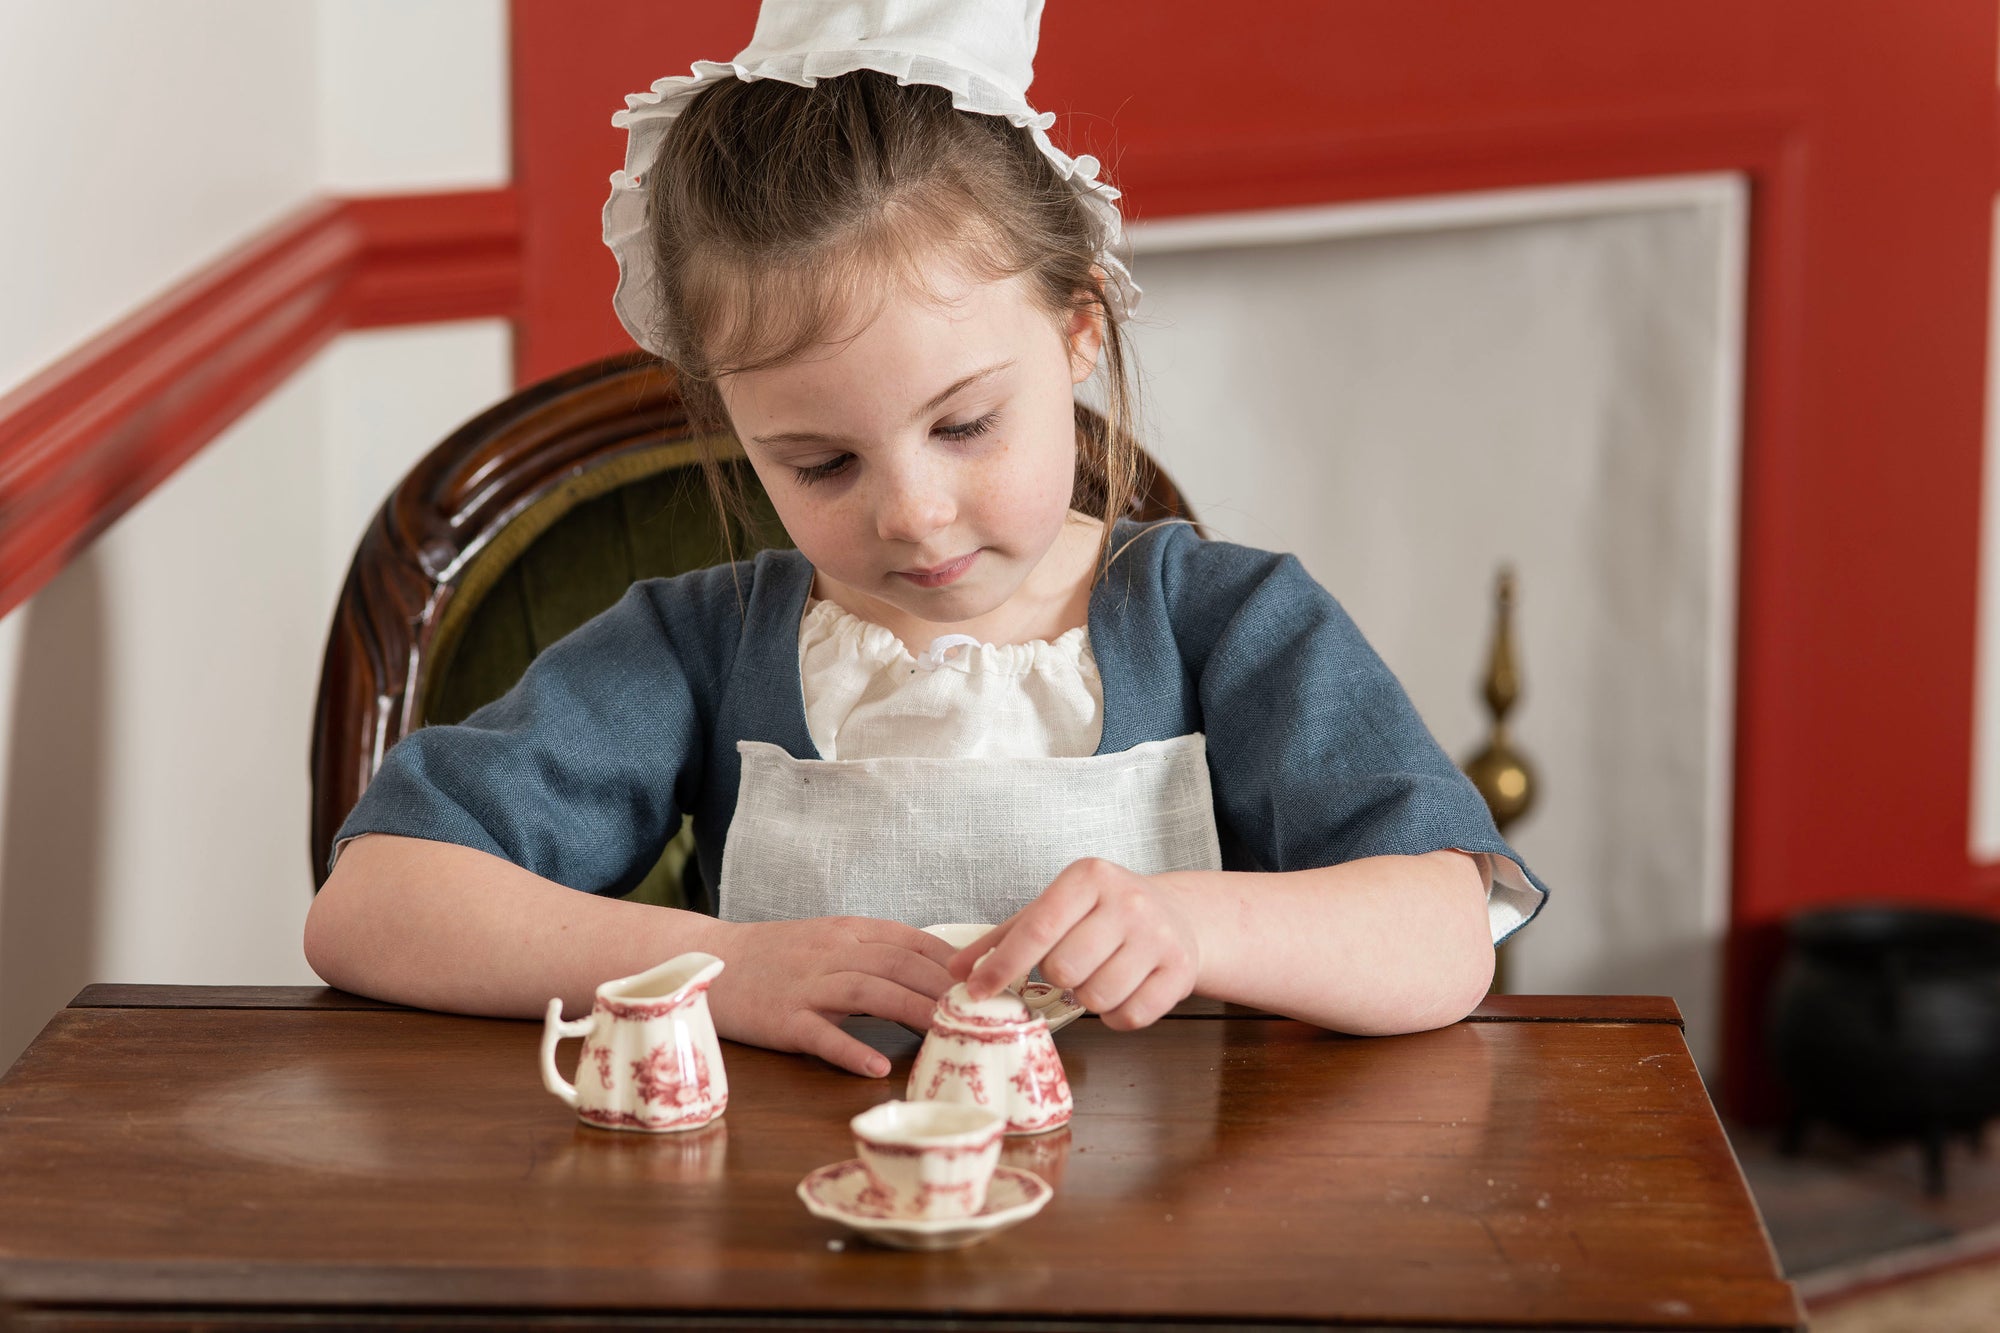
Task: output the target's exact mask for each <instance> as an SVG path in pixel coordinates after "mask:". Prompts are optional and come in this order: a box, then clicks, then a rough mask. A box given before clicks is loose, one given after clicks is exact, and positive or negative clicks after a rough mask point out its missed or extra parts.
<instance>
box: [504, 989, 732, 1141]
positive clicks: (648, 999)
mask: <svg viewBox="0 0 2000 1333" xmlns="http://www.w3.org/2000/svg"><path fill="white" fill-rule="evenodd" d="M722 966H723V964H722V960H721V959H720V958H717V957H716V956H715V955H713V954H706V953H684V954H682V955H680V957H678V958H669V959H668V960H667V961H666V962H664V963H661V964H660V965H659V966H658V967H653V968H648V969H647V970H646V971H644V972H641V973H638V974H637V975H635V976H629V977H620V978H618V979H617V980H616V981H607V982H605V983H604V984H603V985H602V986H599V987H598V988H597V999H596V1002H595V1003H594V1004H592V1005H591V1008H590V1012H589V1013H588V1014H587V1015H585V1016H584V1017H582V1018H579V1019H577V1020H575V1021H574V1022H564V1021H563V1016H562V1001H561V1000H560V999H555V1000H550V1001H549V1011H548V1016H547V1019H546V1020H545V1022H544V1024H543V1027H542V1085H543V1086H544V1087H546V1088H547V1089H548V1090H549V1091H550V1092H553V1093H554V1094H555V1095H556V1096H558V1097H560V1098H562V1099H563V1101H565V1102H567V1103H568V1104H569V1105H570V1106H572V1107H574V1108H575V1110H576V1114H577V1118H578V1119H579V1120H582V1121H583V1122H584V1123H585V1124H587V1125H597V1126H599V1127H600V1128H603V1129H642V1130H652V1131H655V1132H661V1131H665V1132H671V1131H676V1130H688V1129H699V1128H700V1127H701V1126H703V1125H705V1124H707V1123H708V1122H709V1121H711V1120H713V1119H715V1118H716V1117H717V1116H719V1115H721V1114H722V1112H723V1110H724V1109H725V1108H726V1107H727V1106H728V1105H729V1079H728V1076H727V1075H726V1074H725V1073H724V1072H723V1069H722V1043H721V1042H720V1041H718V1040H717V1039H716V1035H715V1020H714V1019H712V1018H710V1017H709V1013H708V984H709V983H710V982H711V981H713V980H715V978H716V975H717V974H718V973H720V972H721V971H722ZM565 1037H582V1038H583V1053H582V1054H581V1055H580V1056H578V1057H577V1063H576V1082H575V1083H574V1084H571V1083H570V1082H568V1081H567V1080H565V1079H564V1078H563V1076H562V1075H561V1074H559V1073H557V1072H556V1043H557V1042H559V1041H561V1040H562V1039H563V1038H565Z"/></svg>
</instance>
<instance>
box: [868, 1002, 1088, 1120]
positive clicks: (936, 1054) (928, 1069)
mask: <svg viewBox="0 0 2000 1333" xmlns="http://www.w3.org/2000/svg"><path fill="white" fill-rule="evenodd" d="M905 1096H907V1098H908V1099H909V1100H910V1101H913V1102H931V1101H937V1102H968V1103H971V1104H972V1105H975V1106H984V1107H988V1108H989V1109H991V1110H994V1111H998V1112H999V1113H1000V1114H1001V1115H1003V1116H1005V1117H1006V1118H1007V1130H1006V1132H1007V1133H1009V1134H1040V1133H1042V1132H1044V1131H1046V1130H1051V1129H1057V1128H1060V1127H1061V1126H1063V1125H1067V1124H1068V1123H1069V1118H1070V1114H1071V1112H1072V1111H1073V1110H1074V1109H1075V1102H1074V1101H1073V1099H1072V1098H1071V1096H1070V1090H1069V1078H1068V1076H1067V1075H1066V1074H1064V1073H1063V1065H1062V1057H1061V1056H1059V1055H1057V1054H1056V1043H1055V1039H1054V1038H1053V1037H1051V1036H1050V1035H1049V1025H1048V1023H1047V1021H1045V1020H1044V1019H1042V1018H1041V1017H1040V1016H1039V1015H1037V1014H1035V1013H1034V1012H1033V1011H1032V1010H1030V1009H1029V1007H1028V1005H1027V1004H1026V1002H1024V1001H1023V1000H1022V999H1021V997H1020V996H1019V995H1016V994H1014V993H1013V992H1011V991H1002V992H1001V993H1000V994H998V995H995V996H993V997H991V998H990V999H985V1000H975V999H973V998H972V996H971V994H970V993H968V992H967V991H966V989H965V986H964V984H963V983H960V984H959V985H956V986H953V987H952V988H951V989H950V990H948V991H946V992H945V993H944V996H943V997H942V998H941V999H939V1000H938V1002H937V1008H936V1009H935V1010H933V1011H932V1013H931V1030H930V1032H929V1034H928V1035H926V1036H925V1037H924V1044H923V1048H922V1049H921V1050H919V1051H918V1052H917V1062H916V1064H915V1065H913V1066H912V1067H911V1069H910V1086H909V1090H908V1091H907V1093H906V1094H905Z"/></svg>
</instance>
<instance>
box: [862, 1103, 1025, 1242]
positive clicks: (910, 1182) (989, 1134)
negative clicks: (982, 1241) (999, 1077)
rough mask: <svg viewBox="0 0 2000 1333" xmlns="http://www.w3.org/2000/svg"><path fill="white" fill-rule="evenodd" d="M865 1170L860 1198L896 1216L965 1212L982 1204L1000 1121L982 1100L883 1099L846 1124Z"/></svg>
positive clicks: (974, 1210)
mask: <svg viewBox="0 0 2000 1333" xmlns="http://www.w3.org/2000/svg"><path fill="white" fill-rule="evenodd" d="M848 1125H849V1127H850V1128H852V1129H853V1130H854V1149H855V1152H857V1153H858V1154H859V1155H860V1157H861V1164H862V1165H863V1166H865V1167H866V1168H868V1178H869V1185H868V1188H867V1189H866V1190H864V1191H863V1192H862V1195H861V1198H860V1199H859V1200H858V1202H859V1203H860V1204H862V1205H863V1206H866V1207H870V1208H881V1209H883V1210H885V1211H886V1212H888V1213H889V1214H890V1215H891V1216H895V1217H909V1218H922V1219H926V1220H928V1219H934V1218H951V1217H971V1216H972V1215H973V1214H974V1213H977V1212H978V1211H979V1210H980V1209H981V1208H983V1207H985V1206H986V1187H987V1185H988V1183H990V1182H991V1181H992V1179H993V1167H994V1164H995V1163H997V1162H998V1161H999V1160H1000V1137H1001V1135H1002V1133H1003V1132H1004V1131H1005V1130H1006V1127H1007V1125H1006V1121H1005V1120H1004V1119H1003V1118H1002V1117H1001V1116H1000V1114H999V1113H998V1112H995V1111H990V1110H988V1109H986V1108H985V1107H983V1106H961V1105H957V1104H954V1103H951V1102H883V1103H882V1104H881V1105H879V1106H875V1107H871V1108H870V1109H868V1110H866V1111H863V1112H862V1113H861V1114H860V1115H858V1116H855V1117H854V1119H852V1120H851V1121H849V1122H848Z"/></svg>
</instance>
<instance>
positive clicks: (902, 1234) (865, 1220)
mask: <svg viewBox="0 0 2000 1333" xmlns="http://www.w3.org/2000/svg"><path fill="white" fill-rule="evenodd" d="M868 1186H869V1176H868V1168H867V1167H865V1166H863V1165H862V1164H861V1159H860V1158H859V1157H850V1158H848V1159H847V1160H846V1161H844V1162H835V1163H834V1164H833V1165H831V1166H823V1167H821V1168H820V1169H819V1170H817V1171H814V1172H812V1173H810V1174H809V1175H807V1176H806V1178H805V1179H804V1180H801V1181H800V1182H799V1199H800V1201H801V1202H803V1203H804V1204H805V1206H806V1208H807V1209H808V1210H809V1211H810V1212H811V1213H812V1215H813V1216H814V1217H825V1218H831V1219H832V1220H833V1221H835V1222H838V1223H840V1224H841V1225H842V1226H845V1227H852V1228H853V1229H854V1230H856V1231H858V1232H860V1233H861V1234H862V1235H864V1236H866V1237H868V1239H870V1240H872V1241H874V1242H875V1243H876V1244H878V1245H890V1246H894V1247H895V1248H896V1249H899V1250H957V1249H963V1248H964V1247H965V1246H967V1245H977V1244H978V1243H979V1242H980V1241H982V1240H985V1239H986V1238H987V1237H988V1236H991V1235H994V1234H996V1233H998V1232H1002V1231H1005V1230H1006V1229H1007V1228H1008V1227H1011V1226H1013V1225H1014V1224H1015V1223H1017V1222H1023V1221H1026V1220H1027V1219H1028V1218H1030V1217H1033V1216H1034V1215H1035V1214H1036V1213H1039V1212H1040V1211H1042V1205H1043V1204H1045V1203H1047V1202H1048V1201H1049V1199H1050V1198H1051V1197H1053V1196H1054V1194H1055V1191H1054V1190H1052V1189H1050V1188H1049V1183H1048V1182H1047V1181H1046V1180H1043V1179H1042V1178H1041V1177H1040V1176H1038V1175H1036V1174H1035V1173H1034V1172H1032V1171H1023V1170H1021V1169H1020V1168H1019V1167H1014V1166H996V1167H994V1168H993V1183H992V1184H990V1185H988V1186H987V1187H986V1206H985V1207H984V1208H981V1209H980V1210H979V1211H978V1212H976V1213H974V1214H973V1215H972V1216H971V1217H929V1218H916V1217H891V1216H889V1215H888V1214H887V1213H885V1212H883V1211H882V1210H881V1209H880V1208H879V1207H877V1206H870V1205H866V1204H863V1203H862V1202H861V1195H862V1192H863V1191H864V1190H866V1189H867V1188H868Z"/></svg>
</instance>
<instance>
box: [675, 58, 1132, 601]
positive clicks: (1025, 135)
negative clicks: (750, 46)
mask: <svg viewBox="0 0 2000 1333" xmlns="http://www.w3.org/2000/svg"><path fill="white" fill-rule="evenodd" d="M648 178H649V193H648V229H649V232H650V236H649V240H650V244H651V247H652V252H653V259H654V266H655V269H656V274H657V278H656V280H657V282H658V287H659V289H658V296H659V303H658V308H659V309H660V311H661V312H662V313H661V315H660V326H659V327H658V328H657V329H655V330H653V333H654V335H655V336H654V340H653V345H654V346H656V347H661V348H664V349H666V354H667V356H668V358H669V359H670V360H671V361H672V362H673V363H674V365H675V367H676V369H677V370H678V371H679V374H680V378H681V391H682V394H683V396H684V398H685V399H686V402H687V408H688V412H689V415H690V417H691V418H692V420H693V422H694V424H695V425H696V427H697V428H698V429H701V430H705V431H712V432H718V433H719V432H726V431H727V430H728V429H729V421H728V415H727V413H726V412H725V411H724V409H723V405H722V398H721V395H720V394H719V393H718V392H717V390H716V380H717V379H718V378H719V377H720V376H722V375H727V374H732V373H736V372H741V371H746V370H756V369H761V368H764V367H768V366H774V365H779V364H782V363H784V362H785V361H788V360H790V359H792V358H793V357H796V356H798V355H800V354H801V353H803V352H805V351H807V350H809V349H810V348H812V347H815V346H818V345H821V344H823V343H825V342H827V341H829V340H830V339H831V338H833V337H835V336H837V334H838V332H839V331H838V329H837V328H836V325H837V323H838V322H839V321H840V320H841V319H842V318H843V317H844V316H845V315H846V314H847V313H848V312H849V311H850V310H852V309H853V305H854V302H855V301H856V299H857V298H859V297H861V296H862V294H863V293H864V292H866V291H868V290H870V284H871V280H873V279H877V278H879V276H880V275H881V274H883V273H896V274H898V275H899V276H900V277H901V278H902V280H904V281H907V282H914V281H916V277H915V275H916V273H917V272H918V271H919V270H918V269H917V266H916V265H915V264H913V263H911V262H909V261H910V260H911V259H913V258H914V257H917V256H920V255H922V254H924V253H925V252H927V251H928V250H930V249H931V248H933V247H936V246H938V245H940V244H946V245H951V246H953V247H954V249H955V251H956V253H955V255H954V258H956V259H958V260H960V262H961V263H962V264H964V265H965V267H966V268H967V269H968V270H969V271H971V272H973V273H975V274H976V275H977V276H979V277H981V278H984V279H988V280H999V279H1004V278H1010V277H1014V276H1016V275H1019V274H1027V275H1029V278H1030V289H1031V290H1032V291H1033V292H1034V293H1035V295H1036V298H1037V299H1038V300H1039V302H1040V303H1041V305H1042V306H1043V308H1044V309H1046V310H1047V311H1048V312H1049V314H1050V315H1051V316H1052V317H1055V318H1058V319H1061V318H1065V317H1068V316H1071V315H1073V314H1075V313H1076V312H1078V311H1091V312H1094V313H1095V314H1096V315H1097V316H1098V317H1099V318H1100V320H1101V322H1102V325H1103V330H1104V336H1103V345H1102V348H1101V350H1100V352H1099V358H1100V363H1101V365H1102V368H1103V371H1104V377H1105V411H1104V412H1103V413H1102V414H1100V413H1098V412H1097V411H1096V410H1095V409H1093V408H1090V407H1088V406H1086V405H1084V404H1082V403H1078V404H1077V407H1076V421H1077V469H1076V483H1075V487H1074V493H1073V495H1072V498H1071V504H1072V507H1074V508H1077V509H1080V510H1082V511H1084V512H1086V513H1090V514H1094V515H1096V516H1097V517H1100V518H1102V519H1103V520H1104V533H1103V537H1102V543H1101V545H1100V547H1099V555H1100V562H1101V561H1102V558H1103V556H1104V554H1105V552H1107V551H1108V550H1109V546H1110V541H1111V527H1112V523H1113V522H1114V521H1115V520H1116V519H1117V518H1119V517H1120V516H1122V515H1123V514H1125V513H1126V512H1127V510H1128V509H1129V507H1130V505H1131V501H1132V497H1133V493H1134V490H1135V488H1136V484H1137V482H1136V478H1137V471H1138V447H1137V445H1136V443H1135V442H1134V440H1133V435H1132V420H1133V390H1132V377H1131V371H1130V366H1129V363H1128V356H1129V353H1128V351H1127V348H1126V346H1125V342H1124V339H1123V338H1122V336H1121V334H1120V330H1119V327H1118V324H1117V322H1116V321H1115V320H1113V319H1112V318H1110V311H1109V308H1108V307H1107V305H1106V302H1105V296H1104V290H1103V283H1104V280H1105V279H1104V275H1103V273H1102V271H1101V270H1097V269H1095V268H1094V265H1095V264H1096V263H1097V256H1098V245H1099V240H1100V237H1099V232H1098V226H1097V223H1096V221H1095V219H1094V218H1093V217H1092V215H1091V211H1090V209H1089V208H1088V206H1087V205H1086V204H1085V203H1084V202H1083V199H1082V197H1081V196H1080V195H1079V194H1078V193H1077V191H1076V189H1075V188H1074V187H1073V186H1071V185H1070V184H1069V183H1068V182H1066V181H1065V180H1064V179H1063V178H1062V175H1061V173H1060V172H1059V171H1057V170H1056V167H1055V165H1054V164H1053V163H1052V162H1050V161H1049V159H1048V158H1047V157H1046V156H1045V155H1044V154H1043V153H1042V152H1041V150H1040V149H1039V148H1037V147H1036V146H1035V142H1034V140H1033V139H1032V138H1031V137H1030V136H1029V132H1028V131H1027V130H1023V129H1018V128H1016V127H1015V126H1013V125H1012V124H1010V123H1009V122H1007V121H1006V120H1004V119H1002V118H1000V117H998V116H986V115H977V114H973V113H970V112H963V111H959V110H957V109H956V108H954V107H953V106H952V104H951V96H950V94H949V93H948V92H946V91H945V90H944V89H942V88H935V87H931V86H929V85H925V84H911V85H907V86H906V85H900V84H898V83H897V82H896V81H895V80H894V79H892V78H890V77H889V76H888V75H884V74H878V73H875V72H873V71H868V70H862V71H857V72H855V73H852V74H846V75H842V76H840V77H837V78H828V79H821V80H820V81H819V83H818V84H817V85H815V86H813V87H810V88H805V87H800V86H798V85H796V84H791V83H785V82H783V81H781V80H775V79H766V80H757V81H753V82H741V81H738V80H734V79H731V80H726V81H724V82H720V83H717V84H714V85H712V86H710V87H708V88H705V89H703V90H702V91H701V92H700V93H699V94H697V95H696V96H695V97H693V98H691V99H690V100H689V102H688V105H687V107H686V109H685V110H684V111H682V113H681V114H680V116H679V117H678V118H677V119H676V120H675V122H674V125H673V127H672V129H671V131H670V132H669V133H668V135H667V138H666V140H665V142H664V143H663V144H662V145H661V147H660V151H659V154H658V156H657V157H656V158H655V159H654V162H653V164H652V169H651V171H650V172H649V173H648ZM703 471H704V473H705V474H706V475H707V477H708V482H709V487H710V490H711V491H712V493H713V494H714V495H715V498H716V501H717V503H718V504H719V505H720V506H721V507H722V508H723V510H724V511H725V512H727V513H731V514H734V515H736V516H737V517H739V518H747V516H748V514H749V508H748V505H747V503H746V501H745V497H744V495H743V492H742V489H741V485H740V481H739V477H738V474H737V472H736V470H735V469H732V468H730V467H728V466H726V465H725V464H724V462H723V460H721V459H720V458H718V457H716V456H715V455H714V454H713V452H712V451H711V452H709V453H706V454H705V455H704V457H703Z"/></svg>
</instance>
